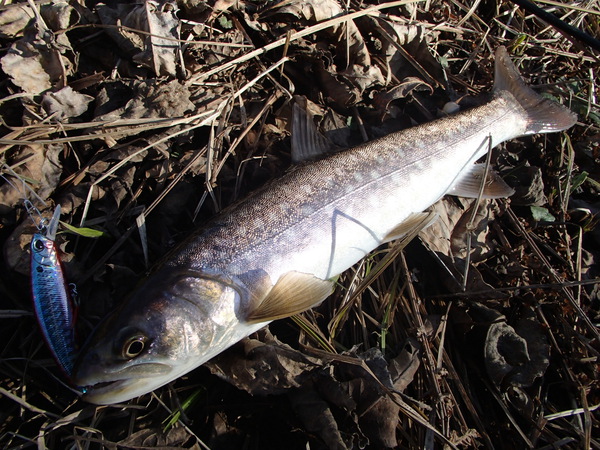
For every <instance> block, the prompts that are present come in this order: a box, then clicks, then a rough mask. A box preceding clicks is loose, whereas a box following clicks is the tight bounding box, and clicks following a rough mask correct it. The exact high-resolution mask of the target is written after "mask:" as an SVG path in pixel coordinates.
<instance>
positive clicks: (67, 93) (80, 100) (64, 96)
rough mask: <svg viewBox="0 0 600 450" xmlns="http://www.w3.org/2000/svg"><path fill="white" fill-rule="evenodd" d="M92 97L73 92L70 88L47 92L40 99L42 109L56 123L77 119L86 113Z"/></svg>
mask: <svg viewBox="0 0 600 450" xmlns="http://www.w3.org/2000/svg"><path fill="white" fill-rule="evenodd" d="M92 100H94V97H91V96H89V95H85V94H81V93H79V92H77V91H74V90H73V89H72V88H71V87H70V86H67V87H64V88H62V89H61V90H60V91H57V92H47V93H46V94H44V97H43V98H42V107H43V108H44V110H45V111H46V112H47V113H48V114H49V115H51V116H52V119H53V120H55V121H57V122H63V121H64V120H65V119H70V118H72V117H77V116H80V115H81V114H83V113H84V112H86V111H87V109H88V105H89V103H90V102H91V101H92Z"/></svg>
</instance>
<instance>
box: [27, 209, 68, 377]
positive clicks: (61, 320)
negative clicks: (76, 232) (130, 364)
mask: <svg viewBox="0 0 600 450" xmlns="http://www.w3.org/2000/svg"><path fill="white" fill-rule="evenodd" d="M59 218H60V205H59V206H57V207H56V210H55V211H54V215H53V216H52V219H51V220H50V222H49V223H48V225H47V226H41V227H40V230H39V232H38V233H36V234H34V235H33V239H32V241H31V290H32V293H33V307H34V311H35V315H36V317H37V320H38V323H39V326H40V329H41V330H42V334H43V335H44V338H45V340H46V343H47V344H48V347H49V348H50V351H51V352H52V355H53V356H54V359H55V360H56V362H57V363H58V365H59V367H60V368H61V369H62V370H63V372H64V373H65V374H66V375H67V377H69V378H70V376H71V373H72V371H73V363H74V359H75V358H74V356H75V312H74V308H73V303H72V301H71V297H70V295H69V290H68V288H67V285H66V283H65V279H64V276H63V270H62V266H61V264H60V260H59V258H58V252H57V249H56V244H55V242H54V238H55V237H56V230H57V229H58V221H59Z"/></svg>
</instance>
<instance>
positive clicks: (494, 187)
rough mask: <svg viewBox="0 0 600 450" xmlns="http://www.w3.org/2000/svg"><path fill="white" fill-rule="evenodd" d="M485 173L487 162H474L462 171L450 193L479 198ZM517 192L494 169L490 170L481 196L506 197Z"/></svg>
mask: <svg viewBox="0 0 600 450" xmlns="http://www.w3.org/2000/svg"><path fill="white" fill-rule="evenodd" d="M484 175H485V164H473V165H471V166H470V167H469V168H468V170H467V171H465V172H464V173H462V174H461V175H460V177H459V178H458V180H457V182H456V183H455V184H454V185H453V186H452V187H451V188H450V189H449V190H448V192H447V194H448V195H457V196H459V197H467V198H478V197H479V192H480V190H481V184H482V183H483V177H484ZM514 193H515V190H514V189H513V188H511V187H510V186H509V185H508V184H506V183H505V182H504V180H503V179H502V178H501V177H500V175H498V173H497V172H495V171H493V170H488V173H487V178H486V180H485V185H484V187H483V195H482V196H481V198H506V197H510V196H511V195H513V194H514Z"/></svg>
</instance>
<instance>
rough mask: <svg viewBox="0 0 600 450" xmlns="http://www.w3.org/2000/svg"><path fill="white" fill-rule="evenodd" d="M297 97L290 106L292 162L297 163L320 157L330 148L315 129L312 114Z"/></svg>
mask: <svg viewBox="0 0 600 450" xmlns="http://www.w3.org/2000/svg"><path fill="white" fill-rule="evenodd" d="M302 100H304V103H306V99H303V98H302V97H298V96H297V99H296V101H294V105H293V106H292V162H293V163H294V164H298V163H301V162H304V161H310V160H314V159H318V158H322V157H323V156H324V155H326V154H327V153H330V152H331V150H332V145H331V143H330V142H329V141H328V140H327V138H326V137H325V136H323V135H322V134H321V133H319V131H318V130H317V127H316V126H315V123H314V121H313V118H312V116H311V115H310V113H309V112H308V111H307V110H306V106H304V107H303V106H301V105H300V103H299V102H301V101H302Z"/></svg>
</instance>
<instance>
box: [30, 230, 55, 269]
mask: <svg viewBox="0 0 600 450" xmlns="http://www.w3.org/2000/svg"><path fill="white" fill-rule="evenodd" d="M31 258H32V262H34V263H35V264H38V265H42V266H51V265H54V264H57V259H56V251H55V248H54V241H52V240H51V239H48V238H47V237H46V236H44V235H43V234H40V233H36V234H34V235H33V239H32V240H31Z"/></svg>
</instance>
